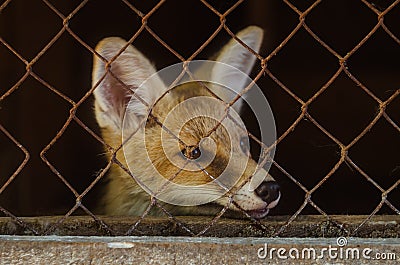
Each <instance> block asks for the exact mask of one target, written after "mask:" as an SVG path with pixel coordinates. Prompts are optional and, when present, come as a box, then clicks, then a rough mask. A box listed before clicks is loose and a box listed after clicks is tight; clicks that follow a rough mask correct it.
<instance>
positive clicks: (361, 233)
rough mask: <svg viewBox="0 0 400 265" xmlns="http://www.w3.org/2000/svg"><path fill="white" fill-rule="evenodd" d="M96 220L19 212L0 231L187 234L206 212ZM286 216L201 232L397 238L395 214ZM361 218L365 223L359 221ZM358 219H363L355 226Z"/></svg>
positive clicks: (399, 222)
mask: <svg viewBox="0 0 400 265" xmlns="http://www.w3.org/2000/svg"><path fill="white" fill-rule="evenodd" d="M98 218H99V220H101V222H102V223H100V222H96V221H95V220H94V219H93V218H91V217H89V216H81V217H80V216H70V217H68V218H67V219H64V218H63V217H62V216H51V217H44V216H41V217H25V218H20V219H19V220H18V221H16V220H12V219H11V218H8V217H3V218H0V234H2V235H60V236H106V235H113V236H123V235H133V236H168V237H170V236H193V234H194V235H196V234H197V233H199V232H201V231H203V230H204V229H205V228H207V226H208V225H209V224H210V222H211V221H212V217H204V216H182V217H181V216H178V217H176V220H178V221H179V222H180V223H181V225H184V226H185V227H186V228H187V229H190V231H192V232H193V234H191V233H189V232H188V231H187V230H185V229H184V228H182V226H181V225H179V224H177V223H176V222H175V220H171V219H169V218H166V217H165V218H154V217H152V218H150V217H146V218H145V219H143V220H140V223H139V225H138V226H137V227H136V228H135V229H132V227H133V225H134V224H135V223H136V222H137V221H138V220H139V218H137V217H105V216H99V217H98ZM289 219H290V216H268V217H267V218H266V219H263V220H262V221H260V222H259V223H255V222H253V221H251V220H248V219H246V220H240V219H227V218H220V219H219V220H218V221H217V222H215V223H214V224H213V225H212V226H211V227H210V228H209V229H207V230H206V232H205V233H204V234H202V235H203V236H208V237H221V238H222V237H272V236H275V235H278V236H279V237H315V238H316V237H332V238H334V237H339V236H354V237H363V238H399V237H400V216H399V215H375V216H373V217H372V218H371V219H370V220H368V221H367V222H365V220H366V219H367V216H360V215H357V216H346V215H338V216H334V215H332V216H329V219H328V218H327V217H325V216H321V215H318V216H313V215H311V216H310V215H307V216H298V217H297V218H296V219H295V220H294V221H293V222H291V223H290V224H289V225H288V226H285V225H286V223H287V221H288V220H289ZM364 222H365V223H364ZM360 224H363V225H362V226H361V227H360V228H359V229H358V227H359V226H360Z"/></svg>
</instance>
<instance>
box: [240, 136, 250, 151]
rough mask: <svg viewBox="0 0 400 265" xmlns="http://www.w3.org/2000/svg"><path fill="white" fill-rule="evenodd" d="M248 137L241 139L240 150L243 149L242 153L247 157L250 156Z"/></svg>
mask: <svg viewBox="0 0 400 265" xmlns="http://www.w3.org/2000/svg"><path fill="white" fill-rule="evenodd" d="M246 140H247V137H246V136H243V137H242V138H240V148H241V149H242V152H243V153H245V154H246V155H248V154H249V146H248V141H246Z"/></svg>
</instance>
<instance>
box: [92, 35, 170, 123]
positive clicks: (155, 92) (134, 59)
mask: <svg viewBox="0 0 400 265" xmlns="http://www.w3.org/2000/svg"><path fill="white" fill-rule="evenodd" d="M126 45H127V42H126V41H124V40H123V39H120V38H116V37H111V38H106V39H103V40H102V41H100V42H99V44H98V45H97V46H96V52H97V53H99V54H100V55H101V56H102V57H103V58H104V59H105V60H107V61H108V62H110V60H113V59H114V57H115V56H116V55H117V54H119V53H120V52H121V51H122V50H123V49H124V47H125V46H126ZM110 65H111V67H110V68H109V70H108V69H107V67H106V63H105V62H104V61H103V60H102V59H100V58H99V56H96V55H95V56H94V59H93V73H92V86H95V85H96V84H97V83H98V82H99V81H100V80H101V81H100V84H98V87H97V88H96V89H95V90H94V96H95V113H96V118H97V122H98V123H99V125H100V127H111V128H112V129H116V130H121V129H122V124H123V121H124V118H125V121H124V122H125V124H124V126H125V128H132V127H136V126H138V125H139V123H140V122H141V120H142V119H143V118H144V117H146V116H147V111H148V107H147V106H146V105H145V104H143V102H141V100H139V99H138V97H139V98H141V99H142V100H143V101H145V102H147V103H148V104H150V103H151V102H153V100H154V99H155V98H157V97H159V96H160V95H161V94H162V92H163V90H164V88H165V86H164V84H163V82H162V81H161V79H160V78H158V77H156V78H152V79H151V80H152V81H151V83H149V82H146V87H145V88H144V89H140V90H137V91H136V89H137V88H138V87H139V86H140V85H141V84H142V83H143V82H144V81H145V80H146V79H147V78H148V77H150V76H151V75H153V74H155V73H156V70H155V68H154V67H153V65H151V63H150V62H149V60H148V59H147V58H146V57H145V56H144V55H143V54H142V53H141V52H139V51H138V50H137V49H136V48H134V47H133V46H132V45H129V46H127V47H126V49H125V50H124V51H123V52H122V53H121V54H120V55H118V56H117V57H116V58H115V60H114V61H112V63H111V64H110ZM134 93H136V96H135V95H133V94H134ZM128 103H129V112H127V106H128ZM125 113H126V115H125Z"/></svg>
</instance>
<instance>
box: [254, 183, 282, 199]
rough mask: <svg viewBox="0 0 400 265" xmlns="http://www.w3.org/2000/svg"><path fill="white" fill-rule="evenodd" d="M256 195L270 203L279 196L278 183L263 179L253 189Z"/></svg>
mask: <svg viewBox="0 0 400 265" xmlns="http://www.w3.org/2000/svg"><path fill="white" fill-rule="evenodd" d="M255 192H256V194H257V196H258V197H260V198H261V199H262V200H263V201H265V202H266V203H271V202H273V201H275V200H276V199H278V197H279V194H280V193H279V185H278V183H276V182H275V181H263V182H262V183H261V184H260V186H258V187H257V189H256V190H255Z"/></svg>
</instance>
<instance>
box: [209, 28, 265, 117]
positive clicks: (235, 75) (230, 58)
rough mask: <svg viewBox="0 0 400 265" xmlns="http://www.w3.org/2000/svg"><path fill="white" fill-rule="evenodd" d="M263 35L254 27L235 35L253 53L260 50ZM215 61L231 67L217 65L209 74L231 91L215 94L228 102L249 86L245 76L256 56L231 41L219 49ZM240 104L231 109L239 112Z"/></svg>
mask: <svg viewBox="0 0 400 265" xmlns="http://www.w3.org/2000/svg"><path fill="white" fill-rule="evenodd" d="M263 35H264V33H263V30H262V29H261V28H259V27H256V26H249V27H247V28H245V29H243V30H241V31H240V32H238V33H237V34H236V36H237V37H238V38H239V39H240V40H241V41H242V42H244V43H245V44H246V45H247V46H249V47H250V48H251V49H252V50H253V51H254V52H258V51H259V50H260V46H261V42H262V39H263ZM216 61H219V62H222V63H224V64H228V65H229V66H232V67H224V65H221V64H217V65H216V66H215V67H214V68H213V69H212V72H211V80H212V81H213V82H217V83H221V84H224V85H225V86H227V87H228V88H230V89H231V90H233V91H231V92H229V91H227V90H225V91H224V92H220V93H217V94H218V95H219V96H220V97H221V98H222V99H223V100H224V101H225V102H230V101H231V100H232V99H233V98H234V97H235V96H236V95H237V93H239V92H240V91H241V90H242V89H243V88H245V87H246V86H247V85H249V84H250V82H251V80H250V78H248V77H247V76H248V75H249V73H250V71H251V69H252V68H253V66H254V63H255V61H256V56H255V55H254V54H253V53H251V52H250V51H249V50H248V49H247V48H246V47H244V46H243V45H242V44H240V43H239V42H238V41H237V40H235V39H231V40H230V41H229V42H228V43H227V44H226V45H225V46H224V47H223V48H222V49H221V51H220V53H219V55H218V56H217V59H216ZM236 69H237V70H236ZM238 70H239V71H238ZM246 77H247V78H246ZM244 96H245V95H244ZM242 104H243V102H242V100H238V101H237V102H236V103H235V104H234V105H233V107H234V109H235V110H236V111H237V112H239V111H240V108H241V106H242Z"/></svg>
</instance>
